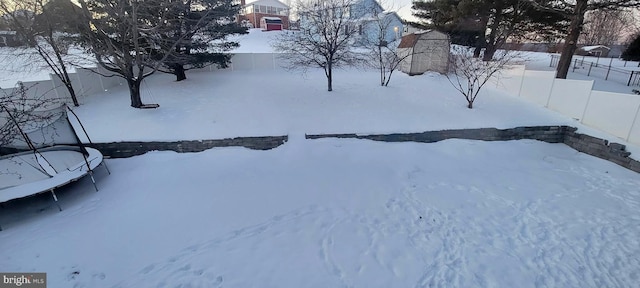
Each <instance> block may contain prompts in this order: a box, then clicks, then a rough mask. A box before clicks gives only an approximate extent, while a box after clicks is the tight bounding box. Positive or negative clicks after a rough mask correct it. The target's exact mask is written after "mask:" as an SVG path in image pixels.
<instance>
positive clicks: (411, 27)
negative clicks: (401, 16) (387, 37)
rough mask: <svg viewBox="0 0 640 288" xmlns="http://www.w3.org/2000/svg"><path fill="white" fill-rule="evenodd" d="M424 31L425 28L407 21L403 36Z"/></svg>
mask: <svg viewBox="0 0 640 288" xmlns="http://www.w3.org/2000/svg"><path fill="white" fill-rule="evenodd" d="M422 31H425V30H424V29H420V28H418V27H416V26H415V25H413V24H411V23H405V24H404V29H403V30H402V36H405V35H409V34H413V33H416V32H422Z"/></svg>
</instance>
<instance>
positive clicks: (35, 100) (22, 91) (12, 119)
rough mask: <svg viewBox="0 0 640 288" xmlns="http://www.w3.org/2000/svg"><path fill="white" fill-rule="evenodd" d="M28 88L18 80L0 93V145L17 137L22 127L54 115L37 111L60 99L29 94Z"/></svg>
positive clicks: (44, 120)
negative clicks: (12, 86) (11, 86)
mask: <svg viewBox="0 0 640 288" xmlns="http://www.w3.org/2000/svg"><path fill="white" fill-rule="evenodd" d="M29 88H30V87H26V86H24V85H23V84H22V82H18V84H17V85H16V87H15V88H13V89H5V90H3V94H2V95H0V147H5V146H8V145H9V144H11V143H13V142H14V141H15V140H16V139H19V138H20V137H21V136H20V134H21V133H22V132H23V130H21V128H22V127H27V126H30V125H31V126H32V125H33V123H47V122H48V120H49V119H50V118H51V117H53V116H54V115H51V114H46V113H37V111H42V110H47V109H48V108H51V107H55V106H59V105H60V101H59V100H60V99H55V98H47V97H44V96H42V97H33V96H32V95H29V94H28V93H27V91H28V90H29ZM6 91H10V92H9V93H6ZM32 128H33V127H32ZM0 173H2V171H0Z"/></svg>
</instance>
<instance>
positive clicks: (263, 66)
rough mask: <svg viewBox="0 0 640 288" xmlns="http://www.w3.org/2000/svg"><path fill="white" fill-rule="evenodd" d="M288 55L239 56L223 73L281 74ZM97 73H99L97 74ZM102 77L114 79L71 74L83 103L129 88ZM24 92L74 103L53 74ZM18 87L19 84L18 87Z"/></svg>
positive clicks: (6, 90) (84, 71) (88, 71)
mask: <svg viewBox="0 0 640 288" xmlns="http://www.w3.org/2000/svg"><path fill="white" fill-rule="evenodd" d="M286 59H287V57H286V55H285V54H277V53H240V54H234V55H233V57H232V58H231V64H230V65H229V68H227V69H224V70H230V71H249V70H264V71H268V70H281V69H283V68H282V66H283V65H282V63H284V61H286ZM203 70H207V71H214V70H218V69H217V68H216V66H215V65H211V66H209V67H206V68H204V69H203ZM95 72H98V73H95ZM101 75H113V73H110V72H108V71H106V70H104V69H103V68H101V67H98V68H78V69H76V71H75V72H73V73H69V76H70V78H71V84H72V85H73V88H74V90H75V92H76V96H77V97H78V100H79V101H80V103H82V102H83V100H84V98H85V97H87V96H89V95H93V94H96V93H100V92H103V91H106V90H109V89H110V88H112V87H116V86H120V85H126V82H125V81H124V79H122V78H121V77H115V76H112V77H104V76H101ZM22 84H23V85H24V87H25V88H28V90H27V95H28V96H29V97H30V98H41V97H45V98H48V99H54V98H56V99H62V101H65V102H67V103H71V96H70V95H69V91H68V90H67V88H66V87H65V86H64V85H63V84H62V81H60V79H59V78H58V77H57V76H56V75H54V74H50V75H49V79H43V80H39V81H25V82H22ZM16 87H17V83H16ZM14 88H15V87H2V89H1V90H2V91H1V93H3V94H11V92H12V91H13V89H14Z"/></svg>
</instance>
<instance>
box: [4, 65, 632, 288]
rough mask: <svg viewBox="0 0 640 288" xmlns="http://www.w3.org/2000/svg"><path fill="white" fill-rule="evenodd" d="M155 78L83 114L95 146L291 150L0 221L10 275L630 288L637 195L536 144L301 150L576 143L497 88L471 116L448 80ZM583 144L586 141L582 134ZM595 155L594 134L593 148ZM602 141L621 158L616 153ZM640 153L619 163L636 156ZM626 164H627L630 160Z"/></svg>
mask: <svg viewBox="0 0 640 288" xmlns="http://www.w3.org/2000/svg"><path fill="white" fill-rule="evenodd" d="M187 76H188V77H189V79H188V80H186V81H183V82H174V81H173V76H171V75H161V74H159V75H155V76H153V77H151V78H149V79H147V80H146V84H145V85H143V87H142V88H143V101H144V102H147V103H159V104H160V108H159V109H148V110H138V109H134V108H131V107H129V99H128V91H127V89H126V87H116V88H115V89H111V90H110V91H107V92H105V93H102V94H97V95H92V96H89V97H87V98H85V99H82V102H83V103H84V104H83V105H82V106H81V107H78V108H77V109H75V111H76V112H77V113H78V115H79V116H80V118H81V119H82V120H83V122H84V124H85V126H86V128H87V130H88V131H89V134H90V136H92V140H93V141H94V142H111V141H151V140H193V139H196V140H197V139H220V138H227V137H237V136H263V135H267V136H279V135H289V141H288V142H286V143H285V144H284V145H283V146H280V147H278V148H276V149H273V150H268V151H254V150H248V149H244V148H216V149H211V150H208V151H204V152H201V153H185V154H178V153H174V152H151V153H148V154H145V155H142V156H137V157H132V158H128V159H108V160H107V164H108V165H109V168H110V170H111V171H112V174H111V175H107V173H106V172H105V171H104V170H103V169H98V170H97V171H96V180H97V184H98V187H99V188H100V191H99V192H95V191H94V190H93V186H92V184H91V182H90V180H89V179H83V180H81V181H79V182H77V183H73V184H71V185H69V186H68V187H64V188H62V189H60V190H59V191H58V197H59V199H60V204H61V206H62V207H63V208H64V211H62V212H58V210H57V207H56V206H55V204H53V202H52V200H51V199H50V195H49V194H44V195H38V196H35V197H31V198H26V199H20V200H17V201H12V202H9V203H5V204H3V206H1V207H0V224H1V225H3V228H5V230H4V231H1V232H0V251H2V252H1V253H0V267H2V269H0V270H2V271H16V272H47V273H48V281H49V286H48V287H54V288H57V287H60V288H64V287H122V288H128V287H207V288H208V287H261V288H262V287H633V285H636V284H637V283H639V282H640V225H637V224H638V223H639V221H640V192H639V191H638V187H639V186H640V175H639V174H637V173H634V172H632V171H629V170H626V169H624V168H622V167H620V166H617V165H615V164H613V163H610V162H606V161H604V160H601V159H598V158H594V157H591V156H588V155H585V154H582V153H578V152H576V151H575V150H572V149H571V148H569V147H567V146H565V145H562V144H546V143H542V142H537V141H531V140H523V141H509V142H483V141H470V140H446V141H442V142H438V143H433V144H422V143H380V142H372V141H365V140H353V139H342V140H338V139H321V140H305V139H304V134H305V133H307V134H314V133H359V134H369V133H399V132H422V131H427V130H441V129H461V128H486V127H496V128H512V127H517V126H535V125H570V126H576V127H579V129H580V130H579V131H580V132H583V133H586V132H592V131H593V130H592V129H589V128H587V127H585V126H583V125H580V124H579V123H577V122H576V121H574V120H573V119H570V118H568V117H565V116H562V115H560V114H557V113H555V112H552V111H549V110H547V109H544V108H541V107H537V106H534V105H532V104H529V103H527V102H524V101H522V100H520V99H517V98H513V97H511V96H508V95H504V94H503V93H502V92H500V90H496V89H495V87H491V86H490V85H491V84H488V86H487V87H486V88H485V89H484V90H483V91H482V92H481V95H480V96H479V97H478V100H477V102H476V103H475V108H474V109H473V110H469V109H467V108H466V107H465V106H466V103H465V101H464V98H463V97H462V96H461V95H459V94H458V93H457V92H456V91H455V90H454V89H453V88H452V87H451V86H450V84H449V83H448V82H447V80H446V78H444V77H442V76H440V75H436V74H428V75H423V76H418V77H409V76H406V75H404V74H401V73H398V74H395V75H394V76H393V77H394V79H393V80H392V81H391V84H390V85H391V86H390V87H386V88H385V87H379V86H377V85H376V83H377V80H378V78H377V77H378V75H377V74H376V72H375V71H360V70H346V71H338V72H337V74H336V76H335V82H334V90H335V91H334V92H330V93H329V92H326V91H325V89H326V82H325V78H324V75H323V74H322V72H319V71H314V72H310V73H309V74H307V75H304V76H303V75H300V74H291V73H287V72H283V71H233V72H220V71H218V72H189V73H188V75H187ZM585 131H586V132H585ZM590 134H592V135H594V136H598V137H603V135H602V134H594V133H590ZM608 137H609V139H610V140H614V141H618V142H619V141H620V140H619V139H615V137H613V136H608ZM634 149H635V147H629V150H634ZM632 156H637V154H634V155H632Z"/></svg>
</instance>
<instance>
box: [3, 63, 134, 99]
mask: <svg viewBox="0 0 640 288" xmlns="http://www.w3.org/2000/svg"><path fill="white" fill-rule="evenodd" d="M96 72H98V73H100V74H102V75H112V73H110V72H107V71H106V70H104V69H102V68H78V69H76V72H73V73H69V77H70V78H71V85H73V89H74V91H75V93H76V96H77V97H78V101H80V103H82V102H83V100H84V98H85V97H87V96H89V95H92V94H96V93H99V92H103V91H106V90H109V88H112V87H115V86H119V85H124V84H125V81H124V79H122V78H120V77H104V76H101V75H100V74H98V73H96ZM21 83H22V85H23V86H24V87H25V88H27V91H26V93H27V96H28V97H29V98H34V99H37V98H45V99H61V101H64V102H67V103H71V96H70V95H69V91H68V90H67V87H65V86H64V84H62V81H61V80H60V79H59V78H58V76H56V75H55V74H49V79H46V80H39V81H26V82H21ZM16 87H18V83H17V82H16V86H14V87H3V89H2V93H3V94H7V95H8V94H11V93H12V91H13V90H14V89H16Z"/></svg>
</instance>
